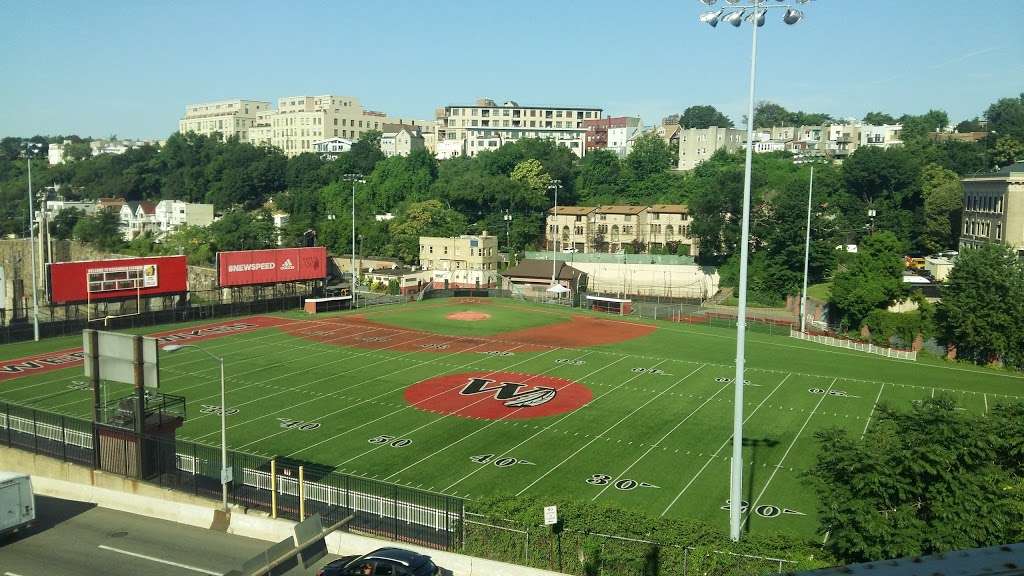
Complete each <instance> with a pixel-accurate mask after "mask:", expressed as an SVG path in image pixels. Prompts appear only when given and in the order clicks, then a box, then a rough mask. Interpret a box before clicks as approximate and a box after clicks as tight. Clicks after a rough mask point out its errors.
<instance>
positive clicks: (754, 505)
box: [731, 378, 839, 522]
mask: <svg viewBox="0 0 1024 576" xmlns="http://www.w3.org/2000/svg"><path fill="white" fill-rule="evenodd" d="M837 380H839V378H836V379H835V380H833V381H832V383H831V384H829V385H828V390H825V393H824V394H822V395H821V398H819V399H818V403H817V404H815V405H814V410H811V413H810V414H808V415H807V419H806V420H804V424H803V426H801V427H800V430H798V431H797V433H796V436H794V437H793V441H792V442H790V443H789V446H788V447H787V448H786V451H785V452H783V453H782V458H780V459H779V463H778V464H777V465H776V467H775V469H774V470H772V473H771V475H770V476H768V481H767V482H765V483H764V486H763V487H762V488H761V492H760V493H759V494H758V495H757V498H754V500H753V502H751V503H750V506H748V507H747V513H746V518H749V517H750V513H751V512H752V511H754V510H755V509H757V505H758V504H759V503H760V502H761V497H762V496H764V493H765V492H767V491H768V487H769V486H771V484H772V480H774V479H775V474H776V472H778V471H779V468H780V467H782V463H783V462H785V461H786V457H787V456H789V451H790V450H792V449H793V446H796V441H797V440H799V439H800V435H801V434H803V433H804V429H805V428H807V425H808V424H810V422H811V418H814V413H815V412H817V411H818V407H819V406H821V403H822V402H824V401H825V398H827V397H828V392H829V390H831V389H832V387H833V386H835V385H836V381H837ZM731 505H732V506H735V505H736V503H735V502H734V503H732V504H731ZM746 518H744V519H743V522H746V521H747V520H746Z"/></svg>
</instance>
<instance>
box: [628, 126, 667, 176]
mask: <svg viewBox="0 0 1024 576" xmlns="http://www.w3.org/2000/svg"><path fill="white" fill-rule="evenodd" d="M675 163H676V159H675V158H674V157H673V156H672V150H671V149H670V148H669V146H668V143H667V142H665V141H664V140H662V139H661V138H660V137H658V135H657V134H653V133H648V134H644V135H643V136H640V137H639V138H637V139H636V140H635V141H634V142H633V148H632V150H630V152H629V155H627V156H626V160H625V167H626V169H627V171H628V177H629V178H630V179H632V180H644V179H646V178H649V177H651V176H653V175H656V174H663V173H664V172H665V171H666V170H668V169H669V168H671V167H672V166H674V165H675Z"/></svg>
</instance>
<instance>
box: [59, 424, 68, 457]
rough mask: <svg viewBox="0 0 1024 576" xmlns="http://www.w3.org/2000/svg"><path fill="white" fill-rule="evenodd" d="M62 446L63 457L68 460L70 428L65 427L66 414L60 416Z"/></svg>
mask: <svg viewBox="0 0 1024 576" xmlns="http://www.w3.org/2000/svg"><path fill="white" fill-rule="evenodd" d="M60 447H61V459H62V460H63V461H64V462H67V461H68V429H67V428H65V427H64V416H63V415H61V417H60Z"/></svg>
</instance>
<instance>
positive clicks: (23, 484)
mask: <svg viewBox="0 0 1024 576" xmlns="http://www.w3.org/2000/svg"><path fill="white" fill-rule="evenodd" d="M35 519H36V501H35V496H33V495H32V478H31V477H30V476H29V475H28V474H22V473H20V472H3V471H0V536H4V535H6V534H9V533H11V532H16V531H18V530H20V529H22V528H27V527H28V526H30V525H31V524H32V522H34V521H35Z"/></svg>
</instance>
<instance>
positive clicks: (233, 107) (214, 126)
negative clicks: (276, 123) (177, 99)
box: [178, 99, 270, 142]
mask: <svg viewBox="0 0 1024 576" xmlns="http://www.w3.org/2000/svg"><path fill="white" fill-rule="evenodd" d="M268 110H270V102H263V101H260V100H241V99H236V100H222V101H219V102H205V103H202V104H189V105H188V106H186V107H185V116H184V117H183V118H182V119H181V120H179V121H178V132H181V133H182V134H186V133H188V132H195V133H196V134H203V135H206V136H210V135H212V134H214V133H219V134H220V135H221V137H222V138H223V139H225V140H227V139H228V138H232V137H236V138H238V140H239V141H241V142H248V141H249V128H251V127H252V126H253V124H255V123H256V120H257V118H258V117H259V115H260V113H261V112H266V111H268Z"/></svg>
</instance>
